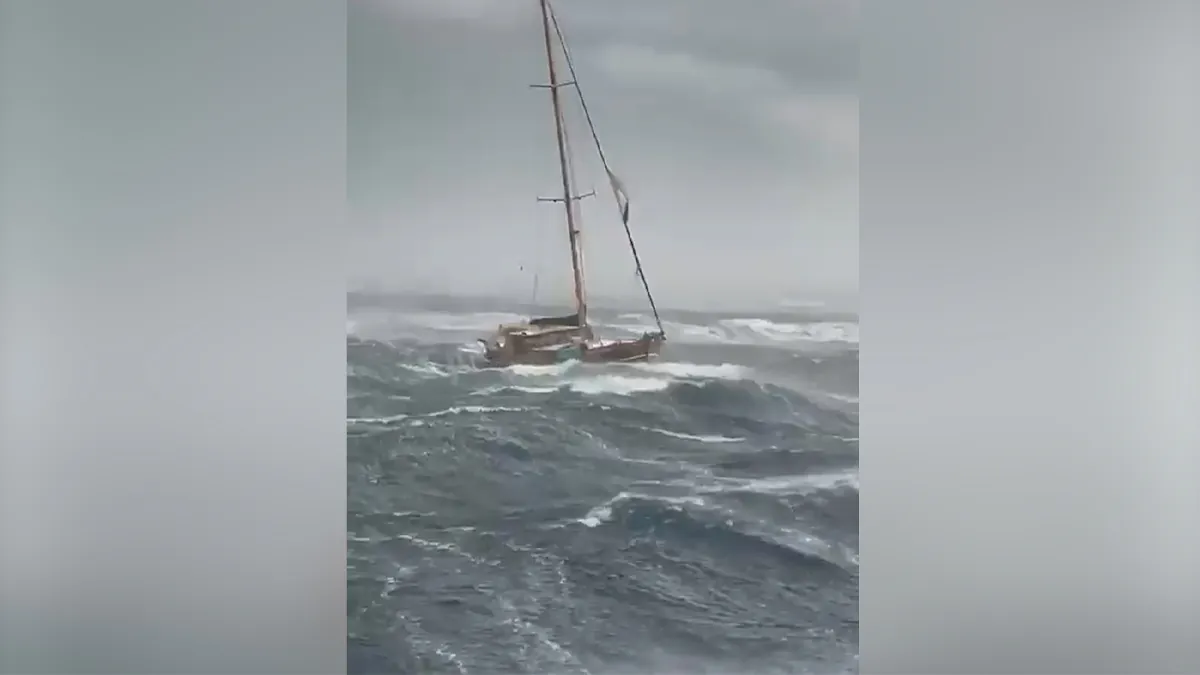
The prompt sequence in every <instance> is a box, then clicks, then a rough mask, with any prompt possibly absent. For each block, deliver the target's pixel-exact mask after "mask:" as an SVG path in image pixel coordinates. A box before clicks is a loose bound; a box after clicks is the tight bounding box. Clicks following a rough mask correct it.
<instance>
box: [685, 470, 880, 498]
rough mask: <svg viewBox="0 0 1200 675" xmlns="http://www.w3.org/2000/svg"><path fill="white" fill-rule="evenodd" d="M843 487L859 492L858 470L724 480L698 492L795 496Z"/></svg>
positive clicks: (701, 488) (699, 489)
mask: <svg viewBox="0 0 1200 675" xmlns="http://www.w3.org/2000/svg"><path fill="white" fill-rule="evenodd" d="M842 487H849V488H853V489H854V490H858V470H857V469H855V470H851V471H837V472H832V473H814V474H803V475H795V476H773V477H771V478H747V479H723V480H722V481H721V482H720V483H719V484H717V485H713V486H706V487H700V488H698V491H699V492H701V493H703V494H712V493H719V492H729V491H731V490H737V491H750V492H762V493H767V494H789V495H795V494H809V493H813V492H820V491H829V490H836V489H838V488H842Z"/></svg>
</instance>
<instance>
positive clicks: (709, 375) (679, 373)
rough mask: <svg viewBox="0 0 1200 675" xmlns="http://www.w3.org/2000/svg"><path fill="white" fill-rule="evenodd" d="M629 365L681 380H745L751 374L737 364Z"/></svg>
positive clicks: (675, 363) (675, 362) (666, 362)
mask: <svg viewBox="0 0 1200 675" xmlns="http://www.w3.org/2000/svg"><path fill="white" fill-rule="evenodd" d="M629 365H630V366H631V367H633V368H636V369H638V370H643V371H648V372H651V373H661V374H664V375H669V376H671V377H677V378H680V379H714V380H741V379H745V378H746V377H747V375H748V374H749V372H750V371H749V369H748V368H746V367H745V366H739V365H737V364H735V363H721V364H704V363H684V362H678V361H656V362H653V363H634V364H629Z"/></svg>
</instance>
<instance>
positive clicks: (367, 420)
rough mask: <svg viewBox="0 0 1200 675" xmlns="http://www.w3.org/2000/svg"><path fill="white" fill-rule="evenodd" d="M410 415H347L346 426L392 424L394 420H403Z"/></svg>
mask: <svg viewBox="0 0 1200 675" xmlns="http://www.w3.org/2000/svg"><path fill="white" fill-rule="evenodd" d="M408 417H409V416H408V415H405V414H400V415H390V416H388V417H347V418H346V426H353V425H355V424H391V423H393V422H402V421H404V420H406V419H408Z"/></svg>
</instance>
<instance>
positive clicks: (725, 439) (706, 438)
mask: <svg viewBox="0 0 1200 675" xmlns="http://www.w3.org/2000/svg"><path fill="white" fill-rule="evenodd" d="M646 430H647V431H653V432H654V433H656V434H662V435H663V436H670V437H671V438H679V439H683V440H685V441H698V442H700V443H740V442H742V441H744V440H746V439H744V438H741V437H735V436H718V435H716V434H711V435H694V434H685V433H683V432H681V431H670V430H668V429H655V428H653V427H647V428H646Z"/></svg>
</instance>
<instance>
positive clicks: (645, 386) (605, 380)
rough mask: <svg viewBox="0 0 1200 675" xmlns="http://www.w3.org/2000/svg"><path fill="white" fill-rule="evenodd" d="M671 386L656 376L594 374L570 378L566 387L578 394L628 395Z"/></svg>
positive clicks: (669, 382)
mask: <svg viewBox="0 0 1200 675" xmlns="http://www.w3.org/2000/svg"><path fill="white" fill-rule="evenodd" d="M669 386H671V380H669V379H662V378H656V377H626V376H622V375H594V376H591V377H581V378H579V379H576V380H572V381H571V382H569V383H568V384H567V387H568V388H569V389H570V390H571V391H574V392H578V393H580V394H616V395H618V396H629V395H630V394H637V393H642V392H650V391H662V390H663V389H666V388H667V387H669Z"/></svg>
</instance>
